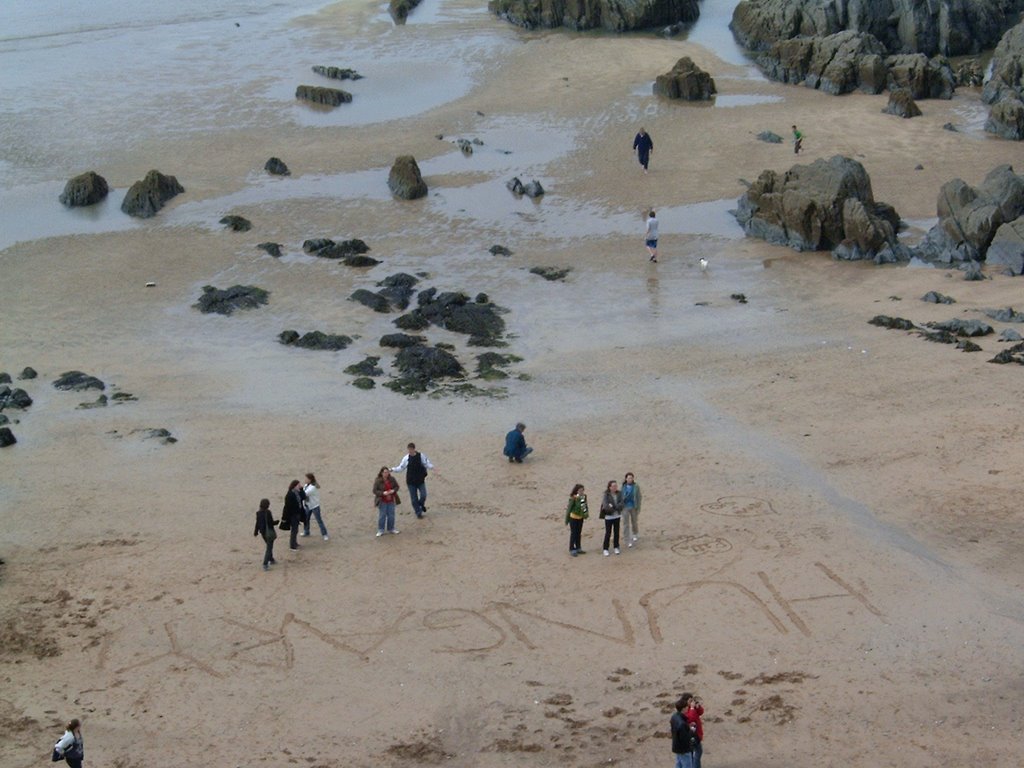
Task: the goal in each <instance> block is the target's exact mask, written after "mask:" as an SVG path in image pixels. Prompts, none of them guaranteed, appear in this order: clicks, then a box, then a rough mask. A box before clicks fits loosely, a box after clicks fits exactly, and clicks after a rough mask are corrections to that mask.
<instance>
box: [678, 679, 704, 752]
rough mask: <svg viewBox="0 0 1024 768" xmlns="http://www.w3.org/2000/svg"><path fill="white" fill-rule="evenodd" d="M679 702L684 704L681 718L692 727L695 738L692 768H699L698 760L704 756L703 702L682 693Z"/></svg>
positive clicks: (692, 695) (698, 698)
mask: <svg viewBox="0 0 1024 768" xmlns="http://www.w3.org/2000/svg"><path fill="white" fill-rule="evenodd" d="M680 701H685V702H686V709H684V710H683V717H685V718H686V722H687V723H689V724H690V726H692V730H693V733H694V735H696V737H697V743H696V744H694V747H693V768H700V759H701V757H702V756H703V755H704V721H703V720H701V717H702V716H703V715H704V702H703V701H701V699H700V697H699V696H695V695H694V694H692V693H684V694H683V695H682V696H681V697H680Z"/></svg>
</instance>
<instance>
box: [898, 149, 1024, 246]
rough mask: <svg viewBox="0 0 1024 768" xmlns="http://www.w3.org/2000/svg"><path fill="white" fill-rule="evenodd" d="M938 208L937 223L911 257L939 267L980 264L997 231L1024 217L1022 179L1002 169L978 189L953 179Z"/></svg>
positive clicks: (944, 189)
mask: <svg viewBox="0 0 1024 768" xmlns="http://www.w3.org/2000/svg"><path fill="white" fill-rule="evenodd" d="M937 208H938V217H939V222H938V224H936V225H935V226H934V227H932V228H931V229H930V230H929V231H928V234H927V235H925V237H924V239H923V240H922V241H921V243H920V244H919V245H918V246H917V247H916V248H915V249H914V254H915V255H916V256H918V257H919V258H921V259H923V260H924V261H930V262H938V263H942V264H953V263H959V262H978V261H983V260H984V259H985V257H986V254H987V252H988V248H989V245H990V244H991V242H992V240H993V238H994V237H995V235H996V232H997V231H998V230H999V228H1000V227H1001V226H1002V225H1003V224H1005V223H1007V222H1013V221H1015V220H1016V219H1017V218H1018V217H1020V216H1021V214H1024V176H1018V175H1017V174H1015V173H1014V172H1013V168H1012V167H1011V166H1009V165H1001V166H998V167H996V168H993V169H992V170H991V171H990V172H989V173H988V175H986V176H985V179H984V181H982V183H981V184H980V185H979V186H978V187H971V186H969V185H968V184H967V182H965V181H964V180H963V179H953V180H952V181H948V182H946V183H945V184H943V185H942V189H940V190H939V199H938V204H937ZM1009 231H1010V230H1008V231H1007V234H1008V233H1009ZM1011 252H1012V247H1011ZM1000 253H1002V251H1001V252H1000Z"/></svg>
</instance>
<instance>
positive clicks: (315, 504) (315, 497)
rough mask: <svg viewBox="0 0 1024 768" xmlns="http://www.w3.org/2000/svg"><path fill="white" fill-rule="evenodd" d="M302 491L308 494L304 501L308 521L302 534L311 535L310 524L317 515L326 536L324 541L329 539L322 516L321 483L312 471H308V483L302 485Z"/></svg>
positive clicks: (317, 520)
mask: <svg viewBox="0 0 1024 768" xmlns="http://www.w3.org/2000/svg"><path fill="white" fill-rule="evenodd" d="M302 491H303V493H305V494H306V500H305V501H304V502H303V504H304V505H305V507H306V522H305V528H304V529H303V531H302V535H303V536H309V525H310V523H312V522H313V518H314V517H315V518H316V524H317V525H319V526H320V535H321V536H323V537H324V541H327V540H328V536H327V526H326V525H324V519H323V517H321V516H320V483H318V482H317V481H316V475H314V474H313V473H312V472H307V473H306V484H305V485H304V486H303V487H302Z"/></svg>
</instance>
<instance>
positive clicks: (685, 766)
mask: <svg viewBox="0 0 1024 768" xmlns="http://www.w3.org/2000/svg"><path fill="white" fill-rule="evenodd" d="M686 706H687V699H685V698H680V699H679V701H677V702H676V711H675V714H673V715H672V719H671V720H669V727H670V728H671V729H672V753H673V754H674V755H675V756H676V768H696V766H697V763H695V762H694V758H695V755H696V754H697V748H698V747H699V746H700V739H699V738H698V737H697V725H696V724H695V723H691V722H690V721H689V720H687V719H686V716H685V715H684V714H683V710H685V709H686Z"/></svg>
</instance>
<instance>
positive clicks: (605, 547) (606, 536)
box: [601, 520, 612, 555]
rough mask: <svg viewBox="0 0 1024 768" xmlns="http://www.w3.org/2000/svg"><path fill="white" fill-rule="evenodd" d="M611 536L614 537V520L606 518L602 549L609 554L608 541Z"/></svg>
mask: <svg viewBox="0 0 1024 768" xmlns="http://www.w3.org/2000/svg"><path fill="white" fill-rule="evenodd" d="M611 538H612V521H611V520H605V521H604V545H603V546H602V547H601V549H603V550H604V553H605V554H606V555H607V554H608V542H609V541H611Z"/></svg>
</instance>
